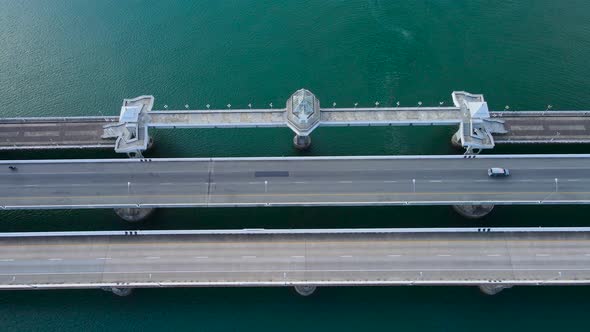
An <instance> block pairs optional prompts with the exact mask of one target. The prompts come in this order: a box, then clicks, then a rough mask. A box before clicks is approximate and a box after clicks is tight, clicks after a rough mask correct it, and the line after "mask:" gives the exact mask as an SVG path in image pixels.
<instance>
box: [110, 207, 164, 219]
mask: <svg viewBox="0 0 590 332" xmlns="http://www.w3.org/2000/svg"><path fill="white" fill-rule="evenodd" d="M155 210H156V209H152V208H138V209H134V208H123V209H115V213H116V214H117V215H118V216H119V217H120V218H121V219H123V220H125V221H128V222H139V221H142V220H145V219H147V218H148V217H149V216H151V215H152V214H153V213H154V211H155Z"/></svg>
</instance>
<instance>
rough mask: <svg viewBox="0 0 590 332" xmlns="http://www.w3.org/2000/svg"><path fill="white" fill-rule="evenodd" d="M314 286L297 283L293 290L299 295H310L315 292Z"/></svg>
mask: <svg viewBox="0 0 590 332" xmlns="http://www.w3.org/2000/svg"><path fill="white" fill-rule="evenodd" d="M316 288H317V287H316V286H312V285H298V286H295V291H296V292H297V294H299V295H301V296H310V295H311V294H313V293H314V292H315V290H316Z"/></svg>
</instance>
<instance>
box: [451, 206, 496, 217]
mask: <svg viewBox="0 0 590 332" xmlns="http://www.w3.org/2000/svg"><path fill="white" fill-rule="evenodd" d="M493 209H494V205H492V204H484V205H453V210H455V212H457V213H458V214H459V215H461V216H463V217H465V218H469V219H479V218H483V217H485V216H487V215H488V214H490V212H492V210H493Z"/></svg>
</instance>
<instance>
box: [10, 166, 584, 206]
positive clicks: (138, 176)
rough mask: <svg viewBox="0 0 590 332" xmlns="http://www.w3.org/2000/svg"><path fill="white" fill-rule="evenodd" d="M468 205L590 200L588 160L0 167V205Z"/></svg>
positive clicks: (554, 202) (559, 202) (581, 202)
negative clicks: (504, 172) (499, 174)
mask: <svg viewBox="0 0 590 332" xmlns="http://www.w3.org/2000/svg"><path fill="white" fill-rule="evenodd" d="M9 165H13V166H15V167H16V168H17V170H10V169H9V167H8V166H9ZM490 167H506V168H508V169H510V172H511V176H510V177H507V178H490V177H488V175H487V170H488V168H490ZM467 203H489V204H587V203H590V156H589V155H583V156H580V155H577V156H477V157H474V158H465V157H464V156H431V157H324V158H321V157H315V158H217V159H216V158H213V159H209V158H207V159H160V160H158V159H153V160H151V159H141V160H121V159H116V160H78V161H1V162H0V207H1V208H2V209H31V208H111V207H112V208H116V207H223V206H312V205H324V206H331V205H409V204H423V205H451V204H467Z"/></svg>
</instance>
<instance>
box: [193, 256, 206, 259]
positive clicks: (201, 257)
mask: <svg viewBox="0 0 590 332" xmlns="http://www.w3.org/2000/svg"><path fill="white" fill-rule="evenodd" d="M195 258H196V259H207V258H209V257H207V256H196V257H195Z"/></svg>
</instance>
